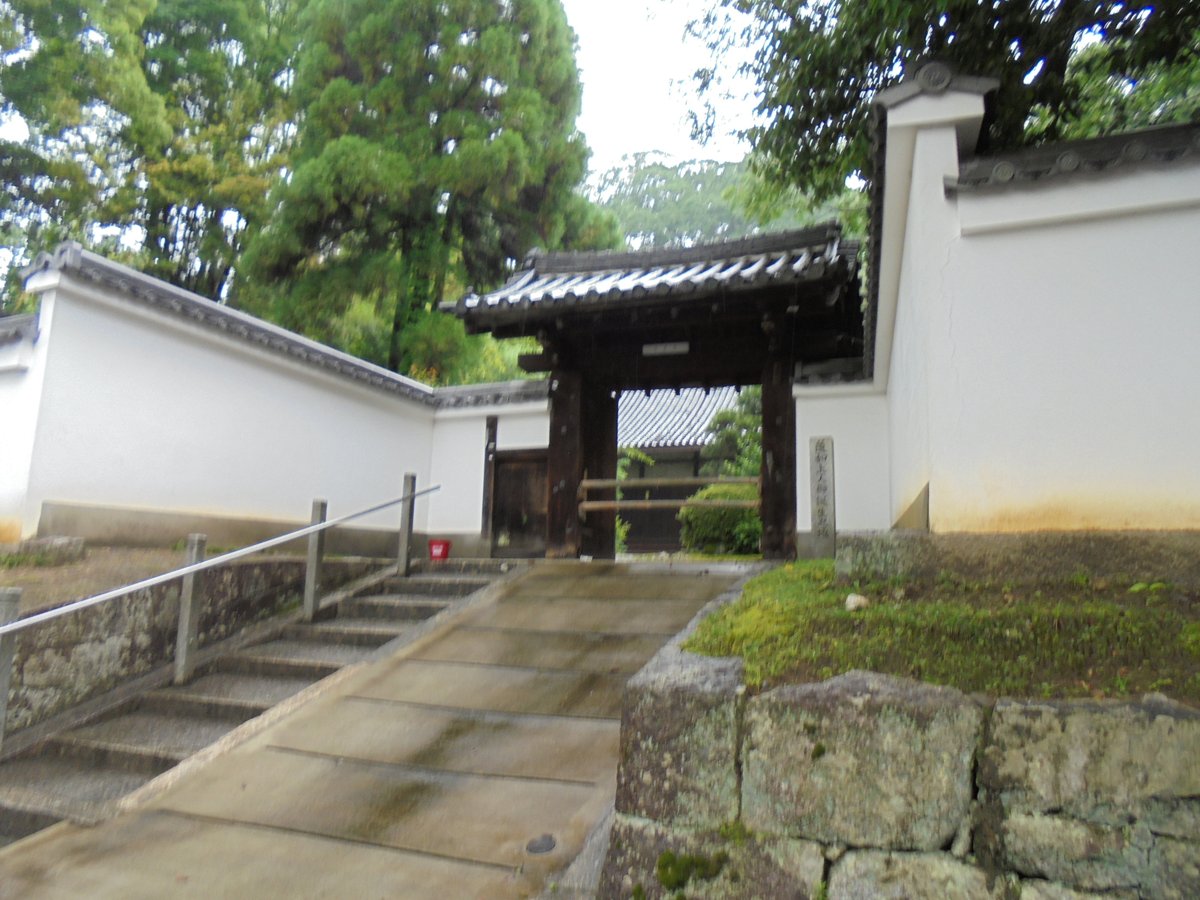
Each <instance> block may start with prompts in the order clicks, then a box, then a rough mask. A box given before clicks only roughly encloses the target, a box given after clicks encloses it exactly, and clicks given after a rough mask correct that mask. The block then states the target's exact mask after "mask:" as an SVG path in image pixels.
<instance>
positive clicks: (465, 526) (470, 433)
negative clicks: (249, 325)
mask: <svg viewBox="0 0 1200 900" xmlns="http://www.w3.org/2000/svg"><path fill="white" fill-rule="evenodd" d="M488 416H496V419H497V421H496V446H497V449H499V450H519V449H520V450H523V449H529V448H540V447H546V446H547V445H548V443H549V436H550V410H549V403H548V401H540V402H537V403H514V404H509V405H503V406H493V407H471V408H469V409H448V410H443V411H440V412H438V414H437V416H436V418H435V420H434V429H433V436H432V446H433V451H432V454H431V463H430V479H431V481H432V482H433V483H434V484H440V485H441V486H442V488H441V490H440V491H439V492H438V493H437V494H436V495H435V497H436V502H435V503H433V504H432V508H431V510H430V515H429V519H428V528H429V530H430V531H431V532H436V533H464V532H465V533H472V534H478V533H479V532H480V529H481V527H482V515H483V474H484V462H485V461H484V456H485V442H486V438H487V417H488Z"/></svg>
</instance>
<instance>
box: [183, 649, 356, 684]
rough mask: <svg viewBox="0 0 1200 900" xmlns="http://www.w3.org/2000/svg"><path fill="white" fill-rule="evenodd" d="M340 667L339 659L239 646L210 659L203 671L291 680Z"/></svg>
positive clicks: (317, 678) (318, 676)
mask: <svg viewBox="0 0 1200 900" xmlns="http://www.w3.org/2000/svg"><path fill="white" fill-rule="evenodd" d="M340 668H342V666H341V665H340V664H338V663H328V662H319V661H314V660H305V659H287V658H283V657H276V656H269V655H266V654H265V653H264V654H256V653H252V652H250V651H249V650H242V651H239V652H237V653H231V654H229V655H228V656H222V657H221V658H219V659H215V660H213V661H212V662H211V663H209V664H208V665H207V666H206V667H205V669H204V673H205V674H206V675H236V676H239V677H243V678H258V677H260V676H261V677H267V678H285V679H290V680H297V679H305V680H307V681H308V682H309V683H312V682H314V681H320V680H321V679H322V678H327V677H329V676H330V675H332V674H333V673H334V672H336V671H337V670H338V669H340Z"/></svg>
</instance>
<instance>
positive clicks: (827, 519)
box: [808, 436, 837, 556]
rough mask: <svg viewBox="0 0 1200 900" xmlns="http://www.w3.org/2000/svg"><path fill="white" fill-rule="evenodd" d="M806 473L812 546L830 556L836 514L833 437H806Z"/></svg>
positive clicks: (834, 541)
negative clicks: (810, 508) (807, 438)
mask: <svg viewBox="0 0 1200 900" xmlns="http://www.w3.org/2000/svg"><path fill="white" fill-rule="evenodd" d="M808 473H809V484H810V491H811V497H812V549H813V554H814V555H815V556H833V555H834V553H835V552H836V549H837V516H836V513H835V511H834V492H833V438H832V437H828V436H825V437H814V438H810V439H809V441H808Z"/></svg>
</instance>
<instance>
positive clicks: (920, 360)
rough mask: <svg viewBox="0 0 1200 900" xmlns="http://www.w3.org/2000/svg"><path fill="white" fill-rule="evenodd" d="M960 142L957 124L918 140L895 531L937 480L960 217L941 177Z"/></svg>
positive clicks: (896, 442)
mask: <svg viewBox="0 0 1200 900" xmlns="http://www.w3.org/2000/svg"><path fill="white" fill-rule="evenodd" d="M957 140H958V137H957V131H956V129H955V127H954V125H937V126H932V127H928V128H923V129H921V130H919V131H918V132H917V133H916V136H915V143H914V148H913V157H912V199H911V201H910V202H909V206H908V214H907V224H906V228H905V236H906V243H905V246H904V248H903V252H902V262H901V274H900V282H899V302H898V307H897V310H896V324H895V336H894V343H893V346H892V352H891V358H890V370H889V373H888V382H887V397H888V403H887V405H888V415H887V426H888V429H889V436H890V440H889V443H890V457H889V466H890V489H889V490H890V515H889V523H888V524H889V525H890V524H892V523H894V522H895V521H896V520H897V519H898V518H899V517H900V516H901V515H902V514H903V513H904V512H905V510H907V509H908V508H909V506H910V505H911V504H912V503H913V501H914V500H915V499H916V498H917V497H918V496H919V495H920V493H921V491H922V490H923V489H924V487H925V486H926V484H929V483H930V481H931V479H932V473H933V467H934V445H933V444H932V443H931V432H930V429H931V428H932V427H933V426H932V423H931V403H934V404H935V405H936V403H935V401H934V400H933V397H934V395H935V394H936V393H937V392H938V391H940V389H941V380H942V378H943V375H942V372H941V368H942V361H941V359H940V357H939V353H940V350H941V348H942V344H941V341H940V337H941V334H942V329H943V328H944V323H945V322H946V318H947V315H948V313H949V305H948V300H949V298H948V297H947V295H946V292H945V290H944V285H943V277H944V272H943V267H944V266H945V263H946V258H947V252H948V248H949V246H950V244H951V243H952V242H953V241H954V239H955V237H956V235H957V221H956V218H955V212H954V209H953V208H952V205H951V203H950V202H949V201H947V200H946V199H945V197H944V194H943V189H942V179H943V176H945V175H948V174H951V173H955V172H957V169H958V151H957ZM889 160H890V156H889ZM888 177H889V178H892V177H896V178H903V177H904V173H900V172H897V173H892V172H889V173H888ZM885 239H890V238H888V237H886V236H885Z"/></svg>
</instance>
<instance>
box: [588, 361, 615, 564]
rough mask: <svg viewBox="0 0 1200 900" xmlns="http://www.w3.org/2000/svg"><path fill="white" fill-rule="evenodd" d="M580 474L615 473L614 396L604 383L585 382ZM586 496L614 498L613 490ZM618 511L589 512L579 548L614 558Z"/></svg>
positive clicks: (600, 475) (612, 475) (597, 556)
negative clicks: (600, 384)
mask: <svg viewBox="0 0 1200 900" xmlns="http://www.w3.org/2000/svg"><path fill="white" fill-rule="evenodd" d="M581 408H582V411H583V421H582V435H583V474H584V477H585V478H616V477H617V400H616V398H615V397H614V396H613V391H612V390H611V389H609V388H607V387H598V386H596V385H591V384H588V385H584V386H583V394H582V404H581ZM588 499H589V500H616V499H617V492H616V491H615V490H604V491H590V492H589V493H588ZM616 548H617V512H616V510H605V511H596V512H590V513H588V514H587V520H586V521H585V522H584V523H583V533H582V544H581V549H582V552H583V553H584V554H586V555H588V556H591V557H594V558H595V559H615V558H616V555H617V553H616Z"/></svg>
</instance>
